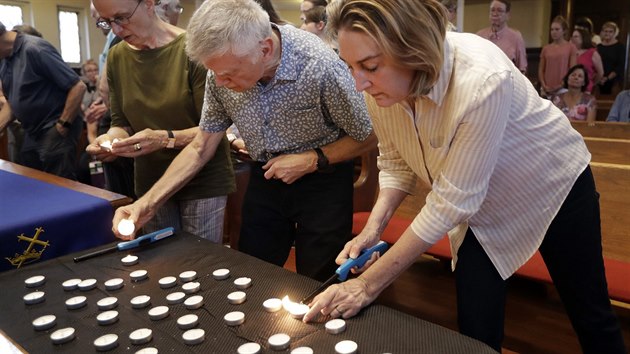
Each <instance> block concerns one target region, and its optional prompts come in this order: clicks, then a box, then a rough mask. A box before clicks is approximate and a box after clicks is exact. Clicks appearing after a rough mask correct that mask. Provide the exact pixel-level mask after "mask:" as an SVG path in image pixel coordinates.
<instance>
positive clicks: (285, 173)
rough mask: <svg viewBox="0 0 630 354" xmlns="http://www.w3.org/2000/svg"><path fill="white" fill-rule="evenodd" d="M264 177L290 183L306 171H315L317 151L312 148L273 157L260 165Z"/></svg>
mask: <svg viewBox="0 0 630 354" xmlns="http://www.w3.org/2000/svg"><path fill="white" fill-rule="evenodd" d="M262 168H263V170H267V172H265V178H266V179H272V178H273V179H280V180H282V182H284V183H286V184H291V183H293V182H295V181H297V180H298V179H300V178H301V177H302V176H304V175H305V174H307V173H311V172H315V171H317V153H316V152H315V151H313V150H311V151H306V152H303V153H300V154H288V155H280V156H277V157H274V158H273V159H271V160H269V161H267V163H266V164H265V165H264V166H263V167H262Z"/></svg>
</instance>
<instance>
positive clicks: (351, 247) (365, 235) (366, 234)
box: [335, 229, 380, 274]
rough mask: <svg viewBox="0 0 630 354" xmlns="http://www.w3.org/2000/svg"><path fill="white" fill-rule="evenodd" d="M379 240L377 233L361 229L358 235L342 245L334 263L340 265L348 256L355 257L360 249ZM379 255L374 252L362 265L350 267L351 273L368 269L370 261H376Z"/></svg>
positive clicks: (359, 252)
mask: <svg viewBox="0 0 630 354" xmlns="http://www.w3.org/2000/svg"><path fill="white" fill-rule="evenodd" d="M378 241H379V234H378V233H376V232H373V231H369V230H366V229H363V231H361V233H360V234H359V235H357V236H356V237H355V238H353V239H352V240H350V241H348V242H346V245H345V246H344V247H343V249H342V250H341V252H339V255H337V258H336V259H335V263H337V264H339V265H342V264H343V263H345V262H346V261H347V260H348V259H349V258H357V257H359V255H360V254H361V251H363V250H364V249H367V248H370V247H372V246H374V245H376V244H377V243H378ZM379 257H380V254H379V253H378V252H374V253H373V254H372V256H371V257H370V259H369V260H368V261H367V262H366V263H365V265H363V267H361V268H352V270H351V271H352V273H354V274H358V273H363V272H364V271H365V270H366V269H368V268H369V267H370V266H371V265H372V263H374V262H376V260H377V259H378V258H379Z"/></svg>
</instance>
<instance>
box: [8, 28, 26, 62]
mask: <svg viewBox="0 0 630 354" xmlns="http://www.w3.org/2000/svg"><path fill="white" fill-rule="evenodd" d="M23 43H24V35H23V34H21V33H18V34H17V35H16V36H15V41H14V42H13V52H12V53H11V55H10V56H8V57H7V58H6V59H11V58H13V56H14V55H15V53H17V52H18V51H19V50H20V48H22V44H23Z"/></svg>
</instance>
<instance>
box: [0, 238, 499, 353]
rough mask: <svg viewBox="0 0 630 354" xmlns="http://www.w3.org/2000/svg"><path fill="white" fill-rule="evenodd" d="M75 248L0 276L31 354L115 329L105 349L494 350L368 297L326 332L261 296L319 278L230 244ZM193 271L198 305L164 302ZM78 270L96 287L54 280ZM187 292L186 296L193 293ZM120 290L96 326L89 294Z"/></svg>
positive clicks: (307, 285)
mask: <svg viewBox="0 0 630 354" xmlns="http://www.w3.org/2000/svg"><path fill="white" fill-rule="evenodd" d="M127 254H134V255H136V256H138V257H139V262H138V263H137V264H135V265H132V266H125V265H123V264H122V262H121V259H122V258H123V257H124V256H126V255H127ZM77 255H78V254H72V255H68V256H63V257H60V258H56V259H53V260H49V261H46V262H43V263H39V264H37V265H32V266H27V267H25V268H23V269H19V270H13V271H8V272H4V273H1V274H0V288H1V289H2V292H1V295H0V296H1V298H0V329H1V330H2V331H3V332H4V333H6V334H7V335H8V336H9V337H10V338H11V339H12V340H14V341H15V342H17V343H19V344H20V345H21V346H22V347H23V348H25V349H26V350H27V351H28V352H30V353H56V352H62V353H93V352H96V349H95V347H94V344H93V342H94V340H95V339H96V338H98V337H100V336H102V335H105V334H110V333H113V334H116V335H118V346H117V347H116V348H114V349H112V350H110V351H107V352H108V353H135V352H136V351H138V350H140V349H142V348H145V347H155V348H157V349H158V350H159V353H236V352H237V349H238V347H239V346H240V345H242V344H244V343H247V342H257V343H259V344H260V345H261V346H262V352H263V353H281V352H285V353H289V352H290V351H291V349H294V348H297V347H301V346H308V347H310V348H312V349H313V350H314V352H315V353H335V349H334V347H335V344H337V343H338V342H340V341H342V340H352V341H354V342H356V343H357V344H358V351H357V352H358V353H362V354H365V353H431V354H435V353H449V354H453V353H462V354H463V353H466V354H469V353H494V351H493V350H492V349H490V348H489V347H487V346H486V345H485V344H483V343H481V342H478V341H476V340H474V339H471V338H468V337H466V336H463V335H461V334H459V333H457V332H455V331H452V330H450V329H447V328H444V327H441V326H438V325H435V324H432V323H429V322H426V321H423V320H421V319H418V318H416V317H412V316H409V315H407V314H404V313H402V312H399V311H396V310H393V309H391V308H388V307H385V306H382V305H372V306H369V307H367V308H366V309H364V310H363V311H362V312H361V313H359V314H358V315H357V316H355V317H353V318H351V319H348V320H346V325H347V328H346V330H345V331H344V332H343V333H340V334H329V333H327V332H326V331H325V328H324V324H325V322H326V321H327V320H329V318H323V317H322V318H320V319H319V320H318V321H317V322H314V323H309V324H304V323H302V321H300V320H297V319H294V318H293V317H291V315H290V314H289V313H288V312H286V311H285V310H283V309H281V310H280V311H278V312H274V313H270V312H267V311H265V309H264V307H263V305H262V304H263V302H264V301H265V300H267V299H269V298H283V297H284V296H286V295H288V296H289V297H290V298H291V299H292V300H293V301H299V299H301V298H303V297H304V296H306V295H307V294H308V293H310V292H311V291H312V290H314V289H315V288H316V287H317V286H318V285H320V283H319V282H317V281H315V280H312V279H310V278H307V277H304V276H301V275H298V274H295V273H292V272H290V271H287V270H285V269H283V268H280V267H277V266H275V265H272V264H268V263H265V262H263V261H261V260H258V259H256V258H253V257H251V256H248V255H245V254H243V253H240V252H238V251H235V250H232V249H229V248H227V247H223V246H220V245H216V244H213V243H211V242H208V241H206V240H204V239H200V238H197V237H194V236H191V235H188V234H184V233H179V234H176V235H175V236H173V237H170V238H167V239H165V240H162V241H159V242H156V243H153V244H150V245H147V246H143V247H142V248H138V249H136V250H134V251H133V252H130V253H123V252H114V253H109V254H106V255H102V256H99V257H96V258H92V259H89V260H86V261H83V262H79V263H74V262H73V261H72V258H73V257H75V256H77ZM220 268H227V269H229V270H230V277H229V278H228V279H225V280H215V279H214V278H213V276H212V272H213V271H214V270H216V269H220ZM141 269H144V270H147V271H148V278H147V279H145V280H141V281H138V282H133V281H132V280H131V278H130V273H131V272H132V271H135V270H141ZM188 270H193V271H196V272H197V279H196V280H195V281H197V282H199V283H200V284H201V289H200V290H199V292H197V293H195V294H191V295H201V296H203V298H204V305H203V306H202V307H201V308H198V309H194V310H190V309H187V308H186V307H185V306H184V304H183V303H180V304H174V305H170V304H168V303H167V301H166V296H167V295H168V294H170V293H173V292H176V291H182V284H183V283H184V282H182V281H181V280H180V279H179V274H180V273H182V272H184V271H188ZM35 275H44V276H45V277H46V282H45V283H44V284H43V285H40V286H38V287H35V288H27V287H26V285H25V283H24V281H25V280H26V279H28V278H30V277H32V276H35ZM166 276H174V277H177V278H178V280H177V285H176V286H175V287H172V288H169V289H162V288H160V286H159V283H158V280H159V279H161V278H163V277H166ZM239 277H249V278H251V279H252V285H251V287H249V288H247V289H245V290H243V291H244V292H245V293H246V294H247V299H246V301H245V302H244V303H242V304H239V305H233V304H230V303H229V302H228V299H227V296H228V294H229V293H231V292H234V291H237V290H238V289H236V287H235V285H234V283H233V282H234V280H235V279H236V278H239ZM73 278H79V279H89V278H94V279H96V280H97V286H96V288H94V289H92V290H87V291H82V290H79V289H76V290H71V291H66V290H64V289H63V287H62V283H63V282H64V281H66V280H69V279H73ZM113 278H122V279H123V280H124V286H123V287H122V288H120V289H118V290H106V288H105V285H104V283H105V282H106V281H107V280H109V279H113ZM36 290H38V291H43V292H44V293H45V300H44V301H43V302H41V303H38V304H33V305H27V304H25V302H24V300H23V297H24V295H26V294H28V293H30V292H33V291H36ZM138 295H149V296H150V297H151V304H150V305H149V306H148V307H146V308H142V309H136V308H133V307H132V306H131V303H130V300H131V299H132V298H133V297H135V296H138ZM191 295H187V297H188V296H191ZM74 296H85V297H87V305H86V306H84V307H82V308H79V309H74V310H68V309H67V308H66V305H65V301H66V300H68V299H69V298H71V297H74ZM109 296H113V297H116V298H118V306H117V307H116V308H115V309H114V310H116V311H118V313H119V320H118V321H117V322H115V323H113V324H110V325H104V326H103V325H99V324H98V322H97V320H96V316H97V315H98V314H99V313H101V312H102V311H101V310H99V309H98V307H97V302H98V301H99V300H100V299H102V298H105V297H109ZM162 305H165V306H168V307H169V310H170V311H169V315H168V316H167V317H166V318H164V319H160V320H151V319H150V318H149V315H148V311H149V309H151V308H152V307H155V306H162ZM232 311H241V312H243V313H244V314H245V322H244V323H243V324H241V325H239V326H233V327H232V326H228V325H227V324H226V323H225V321H224V319H223V317H224V315H225V314H227V313H229V312H232ZM188 313H193V314H196V315H197V316H198V317H199V325H198V326H197V327H198V328H202V329H204V330H205V340H204V341H203V342H201V343H199V344H196V345H188V344H186V343H184V340H183V339H182V334H183V333H184V330H182V329H180V328H179V327H178V326H177V323H176V321H177V319H178V318H179V317H180V316H183V315H185V314H188ZM43 315H55V316H56V325H55V326H54V327H52V328H50V329H48V330H44V331H36V330H35V329H34V328H33V325H32V321H33V320H34V319H36V318H38V317H40V316H43ZM65 327H73V328H74V329H75V333H76V336H75V338H74V339H73V340H71V341H69V342H67V343H64V344H53V343H52V341H51V339H50V334H51V333H52V332H54V331H55V330H57V329H60V328H65ZM139 328H149V329H151V330H152V332H153V333H152V339H151V341H150V342H149V343H147V344H141V345H136V344H132V343H131V340H130V338H129V334H130V333H131V332H132V331H134V330H136V329H139ZM277 333H286V334H288V335H289V336H290V337H291V342H290V347H289V348H288V349H286V350H284V351H275V350H273V349H272V348H270V347H269V345H268V344H267V339H268V338H269V337H270V336H272V335H274V334H277Z"/></svg>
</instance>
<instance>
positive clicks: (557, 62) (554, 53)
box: [540, 42, 577, 88]
mask: <svg viewBox="0 0 630 354" xmlns="http://www.w3.org/2000/svg"><path fill="white" fill-rule="evenodd" d="M576 54H577V48H576V47H575V45H573V43H571V42H564V43H562V44H554V43H550V44H547V45H545V46H544V47H543V49H542V52H541V53H540V57H541V58H543V57H544V58H545V72H544V76H543V77H544V80H545V84H546V85H547V86H548V87H555V88H560V87H562V79H563V78H564V75H566V74H567V72H568V71H569V64H570V60H571V56H572V55H576Z"/></svg>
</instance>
